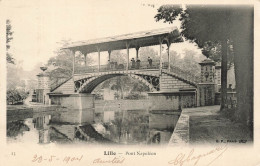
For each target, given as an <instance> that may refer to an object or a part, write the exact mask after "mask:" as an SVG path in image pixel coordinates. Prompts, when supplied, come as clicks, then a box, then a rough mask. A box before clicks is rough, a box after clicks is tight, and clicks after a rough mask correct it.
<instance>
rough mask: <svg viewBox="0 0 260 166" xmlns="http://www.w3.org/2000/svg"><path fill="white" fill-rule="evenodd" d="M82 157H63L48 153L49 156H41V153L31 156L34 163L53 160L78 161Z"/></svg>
mask: <svg viewBox="0 0 260 166" xmlns="http://www.w3.org/2000/svg"><path fill="white" fill-rule="evenodd" d="M82 158H83V155H81V156H79V157H78V156H77V157H75V156H65V157H59V156H55V155H50V156H43V155H37V154H35V155H34V156H33V159H32V162H35V163H43V162H54V161H61V162H64V163H66V164H68V163H71V162H80V161H81V160H82Z"/></svg>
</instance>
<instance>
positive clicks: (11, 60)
mask: <svg viewBox="0 0 260 166" xmlns="http://www.w3.org/2000/svg"><path fill="white" fill-rule="evenodd" d="M13 33H14V32H13V31H12V25H11V21H10V20H6V61H7V63H12V64H14V58H13V56H12V54H10V53H9V52H8V50H9V49H10V42H11V41H12V40H13V37H12V36H13Z"/></svg>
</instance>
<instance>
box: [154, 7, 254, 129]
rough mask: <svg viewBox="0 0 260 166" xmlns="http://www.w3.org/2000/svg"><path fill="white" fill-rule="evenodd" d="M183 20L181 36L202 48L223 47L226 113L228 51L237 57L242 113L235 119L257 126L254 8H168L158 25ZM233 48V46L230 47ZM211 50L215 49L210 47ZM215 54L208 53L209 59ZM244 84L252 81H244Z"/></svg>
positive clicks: (223, 86)
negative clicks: (254, 106) (254, 78)
mask: <svg viewBox="0 0 260 166" xmlns="http://www.w3.org/2000/svg"><path fill="white" fill-rule="evenodd" d="M178 16H180V19H179V20H180V21H181V29H182V31H181V34H182V35H183V36H184V37H185V38H186V39H187V40H190V41H192V42H195V43H197V45H198V46H199V47H200V48H203V47H204V48H205V47H207V45H206V44H207V43H209V42H210V43H211V44H212V45H215V46H214V47H212V48H216V47H217V46H218V45H221V57H222V58H221V61H222V66H221V72H222V73H221V92H222V97H221V98H222V101H221V106H222V109H225V102H226V92H227V61H228V50H231V49H232V50H231V51H233V53H234V64H235V77H236V89H237V94H238V109H237V112H236V113H235V116H236V118H237V119H238V120H241V121H243V122H245V123H247V124H249V125H250V126H253V95H252V94H253V45H254V44H253V20H254V19H253V18H254V9H253V6H250V5H243V6H242V5H241V6H239V5H236V6H228V5H226V6H210V5H187V6H186V7H185V8H182V7H181V6H180V5H165V6H161V7H160V8H159V9H158V13H157V15H156V16H155V19H156V21H160V20H163V21H164V22H169V23H172V22H173V21H174V20H176V19H177V17H178ZM229 45H232V46H231V47H229ZM210 47H211V46H210ZM210 51H211V50H207V49H206V50H204V54H205V53H206V56H209V54H210ZM244 80H250V81H249V82H248V81H244Z"/></svg>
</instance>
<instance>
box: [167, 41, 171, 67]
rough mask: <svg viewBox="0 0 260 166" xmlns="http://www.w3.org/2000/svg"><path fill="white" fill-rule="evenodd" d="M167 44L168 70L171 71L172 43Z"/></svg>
mask: <svg viewBox="0 0 260 166" xmlns="http://www.w3.org/2000/svg"><path fill="white" fill-rule="evenodd" d="M167 46H168V70H169V71H171V65H170V63H171V56H170V48H171V43H169V42H168V43H167Z"/></svg>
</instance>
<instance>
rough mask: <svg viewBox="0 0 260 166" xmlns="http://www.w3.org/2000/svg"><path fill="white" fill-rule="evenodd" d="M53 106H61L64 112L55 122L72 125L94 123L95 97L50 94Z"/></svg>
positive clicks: (89, 95)
mask: <svg viewBox="0 0 260 166" xmlns="http://www.w3.org/2000/svg"><path fill="white" fill-rule="evenodd" d="M49 95H50V98H51V101H52V104H56V105H61V106H62V111H64V112H62V113H61V114H60V116H59V117H56V118H55V121H58V122H66V123H72V124H82V123H93V122H94V95H92V94H49Z"/></svg>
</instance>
